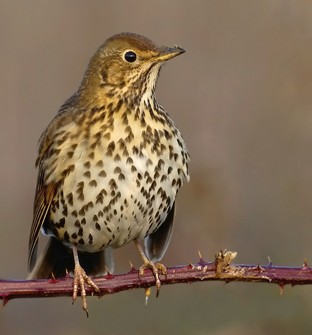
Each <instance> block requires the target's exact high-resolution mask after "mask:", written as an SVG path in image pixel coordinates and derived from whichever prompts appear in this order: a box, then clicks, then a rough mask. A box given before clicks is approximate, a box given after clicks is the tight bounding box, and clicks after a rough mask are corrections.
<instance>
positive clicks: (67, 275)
mask: <svg viewBox="0 0 312 335" xmlns="http://www.w3.org/2000/svg"><path fill="white" fill-rule="evenodd" d="M68 278H70V276H69V272H68V270H67V269H66V273H65V279H68Z"/></svg>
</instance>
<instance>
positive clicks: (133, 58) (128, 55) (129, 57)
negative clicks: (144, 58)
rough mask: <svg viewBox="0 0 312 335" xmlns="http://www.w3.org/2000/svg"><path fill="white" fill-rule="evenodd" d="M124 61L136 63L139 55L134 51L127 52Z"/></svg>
mask: <svg viewBox="0 0 312 335" xmlns="http://www.w3.org/2000/svg"><path fill="white" fill-rule="evenodd" d="M124 59H125V60H126V61H127V62H129V63H133V62H135V61H136V59H137V55H136V53H135V52H134V51H127V52H126V53H125V54H124Z"/></svg>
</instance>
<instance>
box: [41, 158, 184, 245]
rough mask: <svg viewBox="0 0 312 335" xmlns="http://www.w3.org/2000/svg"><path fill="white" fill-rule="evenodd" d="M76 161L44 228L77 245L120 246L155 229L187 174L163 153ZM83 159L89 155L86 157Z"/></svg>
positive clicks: (164, 216) (47, 232) (49, 232)
mask: <svg viewBox="0 0 312 335" xmlns="http://www.w3.org/2000/svg"><path fill="white" fill-rule="evenodd" d="M152 158H153V162H152V160H151V159H147V158H145V157H138V156H135V157H132V158H129V157H121V158H120V160H118V159H117V160H116V161H115V160H113V161H112V160H110V161H109V163H108V164H105V162H103V161H104V160H101V159H96V157H95V158H94V159H93V160H92V161H90V164H84V165H83V164H80V163H79V161H77V162H76V165H75V169H74V170H73V171H72V172H71V173H70V174H69V175H68V176H67V177H66V179H65V180H64V184H63V186H62V188H61V189H62V191H61V192H59V194H58V196H59V200H58V201H55V202H54V203H53V204H52V206H51V210H50V225H49V226H47V225H45V226H44V230H45V231H44V232H45V233H46V234H49V235H56V236H57V237H58V238H59V239H60V240H62V241H63V242H64V243H65V244H69V245H76V246H77V247H78V249H79V250H81V251H87V252H96V251H99V250H102V249H104V248H105V247H108V246H111V247H113V248H118V247H120V246H122V245H124V244H127V243H128V242H130V241H132V240H134V239H136V238H144V237H145V236H147V235H148V234H151V233H152V232H154V231H155V230H157V228H158V227H159V226H160V225H161V224H162V223H163V222H164V220H165V218H166V216H167V213H168V212H169V211H170V209H171V207H172V205H173V203H174V200H175V197H176V194H177V191H178V189H179V188H180V186H181V185H182V183H183V180H184V174H183V171H182V169H181V168H180V164H172V161H170V160H166V159H162V158H160V157H157V159H156V158H155V157H152ZM84 161H85V160H84Z"/></svg>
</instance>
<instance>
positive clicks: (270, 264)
mask: <svg viewBox="0 0 312 335" xmlns="http://www.w3.org/2000/svg"><path fill="white" fill-rule="evenodd" d="M268 260H269V264H268V266H272V265H273V263H272V261H271V258H270V256H268Z"/></svg>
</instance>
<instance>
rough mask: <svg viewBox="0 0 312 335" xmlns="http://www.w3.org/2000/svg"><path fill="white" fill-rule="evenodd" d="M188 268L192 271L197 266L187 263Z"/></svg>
mask: <svg viewBox="0 0 312 335" xmlns="http://www.w3.org/2000/svg"><path fill="white" fill-rule="evenodd" d="M187 266H188V267H189V268H190V269H192V270H194V269H195V265H194V264H193V263H191V262H188V263H187Z"/></svg>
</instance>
